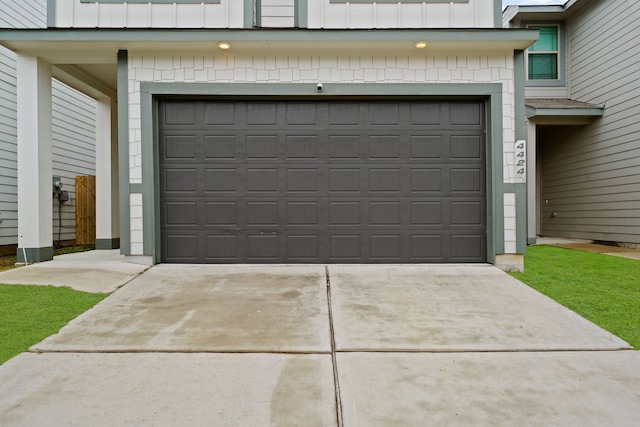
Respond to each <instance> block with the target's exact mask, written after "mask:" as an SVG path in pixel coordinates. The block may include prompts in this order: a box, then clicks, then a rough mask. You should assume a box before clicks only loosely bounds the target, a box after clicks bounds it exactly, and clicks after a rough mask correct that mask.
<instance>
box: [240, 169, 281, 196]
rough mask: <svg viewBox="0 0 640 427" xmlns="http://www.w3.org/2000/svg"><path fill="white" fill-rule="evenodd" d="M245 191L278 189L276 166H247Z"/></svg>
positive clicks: (274, 191) (273, 191) (273, 190)
mask: <svg viewBox="0 0 640 427" xmlns="http://www.w3.org/2000/svg"><path fill="white" fill-rule="evenodd" d="M246 182H247V193H251V192H261V193H263V192H272V193H276V192H277V191H278V169H277V168H260V169H258V168H248V169H247V181H246Z"/></svg>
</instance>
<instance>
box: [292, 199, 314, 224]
mask: <svg viewBox="0 0 640 427" xmlns="http://www.w3.org/2000/svg"><path fill="white" fill-rule="evenodd" d="M285 225H286V226H287V227H295V226H302V225H304V226H307V227H312V228H313V227H318V226H319V225H320V224H319V209H318V202H315V201H313V202H287V214H286V224H285Z"/></svg>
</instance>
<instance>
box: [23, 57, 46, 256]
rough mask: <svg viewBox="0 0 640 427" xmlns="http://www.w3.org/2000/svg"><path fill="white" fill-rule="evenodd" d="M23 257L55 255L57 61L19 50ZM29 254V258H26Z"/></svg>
mask: <svg viewBox="0 0 640 427" xmlns="http://www.w3.org/2000/svg"><path fill="white" fill-rule="evenodd" d="M17 113H18V114H17V119H18V129H17V131H18V134H17V136H18V251H17V258H18V263H24V262H25V261H26V262H28V263H32V262H40V261H47V260H50V259H53V184H52V179H53V176H52V173H53V172H52V154H51V65H50V64H48V63H47V62H45V61H43V60H42V59H40V58H37V57H34V56H23V55H17ZM25 254H26V257H27V259H26V260H25V259H24V255H25Z"/></svg>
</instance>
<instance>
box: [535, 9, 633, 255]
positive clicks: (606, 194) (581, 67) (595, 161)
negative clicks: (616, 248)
mask: <svg viewBox="0 0 640 427" xmlns="http://www.w3.org/2000/svg"><path fill="white" fill-rule="evenodd" d="M639 23H640V2H636V1H609V2H594V3H592V7H589V8H583V9H582V10H580V11H579V12H578V13H577V14H576V15H575V16H574V17H573V18H572V19H571V20H570V21H569V22H568V29H569V38H568V43H569V45H570V49H569V58H568V61H569V62H570V67H571V70H572V74H571V82H570V90H571V97H572V98H573V99H576V100H579V101H583V102H589V103H593V104H597V105H605V106H606V107H605V112H604V116H603V117H602V118H601V119H598V120H596V121H595V122H594V123H593V124H590V125H588V126H586V127H584V128H577V129H573V132H569V131H568V130H561V131H559V132H555V131H554V134H553V136H552V140H553V141H554V142H556V143H555V144H546V145H545V147H544V149H543V177H544V178H543V186H542V192H543V193H542V198H543V203H542V206H543V211H542V233H543V234H544V235H548V236H564V237H575V238H584V239H595V240H604V241H615V242H627V243H636V244H639V243H640V79H638V73H639V72H640V42H639V41H638V37H637V34H638V31H640V24H639ZM547 200H548V203H545V201H547ZM551 212H556V217H555V218H552V217H551Z"/></svg>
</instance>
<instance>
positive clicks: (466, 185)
mask: <svg viewBox="0 0 640 427" xmlns="http://www.w3.org/2000/svg"><path fill="white" fill-rule="evenodd" d="M449 177H450V180H451V181H450V182H451V184H450V185H451V192H452V193H482V192H483V189H484V173H483V170H482V169H481V168H476V167H469V168H459V167H456V168H451V170H450V173H449Z"/></svg>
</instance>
